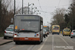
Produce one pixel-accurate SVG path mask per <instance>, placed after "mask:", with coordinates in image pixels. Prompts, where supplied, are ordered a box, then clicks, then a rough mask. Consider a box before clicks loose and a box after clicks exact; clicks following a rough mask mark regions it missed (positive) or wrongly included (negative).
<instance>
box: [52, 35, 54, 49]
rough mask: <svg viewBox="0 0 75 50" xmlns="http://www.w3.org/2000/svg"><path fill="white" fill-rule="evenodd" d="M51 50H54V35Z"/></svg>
mask: <svg viewBox="0 0 75 50" xmlns="http://www.w3.org/2000/svg"><path fill="white" fill-rule="evenodd" d="M52 50H54V35H53V36H52Z"/></svg>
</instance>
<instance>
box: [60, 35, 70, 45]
mask: <svg viewBox="0 0 75 50" xmlns="http://www.w3.org/2000/svg"><path fill="white" fill-rule="evenodd" d="M59 37H60V36H59ZM60 38H61V37H60ZM61 39H62V40H63V41H64V42H65V43H66V44H67V45H69V44H68V43H67V42H66V40H64V39H63V38H61ZM69 46H70V45H69Z"/></svg>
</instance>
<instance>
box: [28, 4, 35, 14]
mask: <svg viewBox="0 0 75 50" xmlns="http://www.w3.org/2000/svg"><path fill="white" fill-rule="evenodd" d="M30 5H31V4H29V3H28V14H29V11H30V10H29V6H30ZM32 5H34V3H32Z"/></svg>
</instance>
